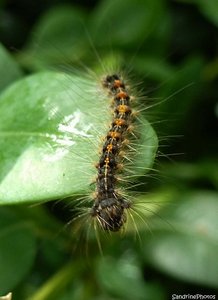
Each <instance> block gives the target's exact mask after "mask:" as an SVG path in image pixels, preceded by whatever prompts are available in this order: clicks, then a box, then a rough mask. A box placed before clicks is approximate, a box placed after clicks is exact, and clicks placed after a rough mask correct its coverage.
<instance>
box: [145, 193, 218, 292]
mask: <svg viewBox="0 0 218 300" xmlns="http://www.w3.org/2000/svg"><path fill="white" fill-rule="evenodd" d="M175 197H176V198H177V201H178V202H179V203H180V204H179V205H178V206H176V207H175V206H174V209H173V208H171V209H170V208H169V207H168V212H167V214H165V215H164V216H161V217H162V218H166V215H167V216H168V221H169V223H170V224H172V228H171V229H170V227H168V229H167V228H166V229H165V230H164V227H163V226H162V229H160V230H156V231H155V234H153V237H152V238H150V239H149V240H147V241H146V245H145V248H144V250H145V251H144V258H145V259H146V260H149V261H150V262H151V263H152V264H153V265H154V266H156V267H157V268H159V269H161V270H162V271H165V272H167V273H169V274H171V275H173V276H175V277H178V278H181V279H183V280H187V281H190V282H194V283H198V284H201V285H202V284H203V285H206V286H211V287H218V281H217V278H218V218H217V213H218V202H217V199H218V195H217V194H216V193H212V192H207V191H202V192H196V193H192V194H184V195H181V196H179V195H177V196H176V195H175V194H174V198H175ZM154 230H155V227H154Z"/></svg>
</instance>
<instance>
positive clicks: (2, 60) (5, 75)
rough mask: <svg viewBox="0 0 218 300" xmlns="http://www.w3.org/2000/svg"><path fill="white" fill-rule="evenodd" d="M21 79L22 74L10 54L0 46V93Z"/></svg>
mask: <svg viewBox="0 0 218 300" xmlns="http://www.w3.org/2000/svg"><path fill="white" fill-rule="evenodd" d="M20 77H22V72H21V70H20V68H19V66H18V65H17V63H16V62H15V61H14V60H13V58H12V57H11V56H10V54H9V53H8V52H7V51H6V50H5V48H4V47H3V46H2V45H1V44H0V78H1V79H0V91H1V90H3V89H4V88H5V87H6V86H8V85H9V84H10V83H12V82H13V81H15V80H16V79H19V78H20Z"/></svg>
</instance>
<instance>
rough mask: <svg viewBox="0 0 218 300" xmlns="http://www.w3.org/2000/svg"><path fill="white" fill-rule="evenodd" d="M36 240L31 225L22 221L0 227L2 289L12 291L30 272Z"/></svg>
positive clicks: (0, 287) (0, 277) (2, 290)
mask: <svg viewBox="0 0 218 300" xmlns="http://www.w3.org/2000/svg"><path fill="white" fill-rule="evenodd" d="M35 250H36V241H35V237H34V235H33V233H32V228H31V227H30V225H28V224H25V223H24V222H22V221H20V223H16V224H12V225H10V224H8V226H7V227H1V229H0V291H1V293H7V292H8V291H11V290H12V289H13V288H14V287H15V286H16V285H17V284H18V283H19V282H21V281H22V280H23V279H24V277H25V276H26V275H27V273H28V272H29V270H30V268H31V266H32V264H33V261H34V257H35Z"/></svg>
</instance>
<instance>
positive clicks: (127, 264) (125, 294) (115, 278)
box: [96, 251, 163, 300]
mask: <svg viewBox="0 0 218 300" xmlns="http://www.w3.org/2000/svg"><path fill="white" fill-rule="evenodd" d="M96 269H97V279H98V282H99V284H100V286H101V289H102V290H103V291H105V294H107V295H113V296H115V297H118V299H126V300H128V299H129V300H130V299H131V300H132V299H137V300H146V299H163V293H162V290H161V289H160V287H159V286H158V285H155V284H152V283H147V284H145V282H144V280H143V276H142V270H141V268H140V266H139V264H138V263H137V261H136V260H135V257H134V255H132V253H131V254H130V253H129V254H128V251H127V252H126V253H125V254H124V255H122V256H121V257H119V258H117V257H116V258H114V257H111V256H106V257H104V258H103V259H99V260H98V263H97V268H96ZM102 274H104V275H102ZM130 282H131V285H132V286H134V288H132V289H131V288H127V287H128V285H129V283H130Z"/></svg>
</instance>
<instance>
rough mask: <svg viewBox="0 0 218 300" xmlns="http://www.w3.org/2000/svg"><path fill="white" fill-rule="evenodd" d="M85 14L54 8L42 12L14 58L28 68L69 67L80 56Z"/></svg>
mask: <svg viewBox="0 0 218 300" xmlns="http://www.w3.org/2000/svg"><path fill="white" fill-rule="evenodd" d="M84 19H85V14H84V12H82V11H81V10H79V9H76V8H75V7H73V6H67V5H63V6H55V7H53V8H52V9H51V10H49V11H48V12H46V13H45V14H44V15H43V16H42V17H41V18H40V19H39V20H38V22H37V24H36V25H35V28H34V29H33V31H32V35H31V38H30V41H29V42H28V43H27V46H26V47H25V49H24V50H23V51H22V52H21V53H20V55H19V56H18V59H19V61H20V62H21V63H22V64H23V65H25V66H26V67H28V68H32V69H42V68H44V66H45V65H46V66H48V65H51V64H52V65H56V66H57V65H59V64H60V63H61V62H62V63H63V62H64V63H66V62H67V59H68V60H69V62H71V63H72V61H74V60H75V59H78V57H80V56H81V53H82V52H83V47H82V45H83V43H84V41H83V40H84V36H85V31H84Z"/></svg>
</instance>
